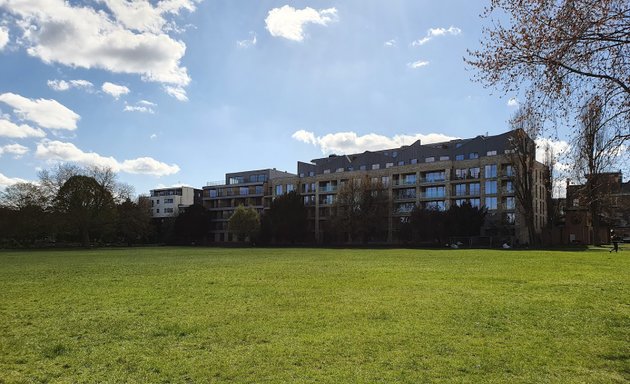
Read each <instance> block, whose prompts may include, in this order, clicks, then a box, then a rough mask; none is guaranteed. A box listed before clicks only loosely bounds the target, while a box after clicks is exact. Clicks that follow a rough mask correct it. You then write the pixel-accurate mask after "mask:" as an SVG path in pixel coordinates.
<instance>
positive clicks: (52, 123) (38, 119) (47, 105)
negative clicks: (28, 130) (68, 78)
mask: <svg viewBox="0 0 630 384" xmlns="http://www.w3.org/2000/svg"><path fill="white" fill-rule="evenodd" d="M0 102H3V103H5V104H7V105H9V106H11V107H12V108H13V112H14V113H15V114H16V115H18V116H19V117H20V118H21V119H24V120H28V121H32V122H34V123H35V124H37V125H39V126H40V127H42V128H50V129H67V130H71V131H73V130H75V129H77V121H78V120H79V119H80V118H81V117H80V116H79V115H77V114H76V113H74V112H73V111H72V110H70V109H68V108H66V107H65V106H64V105H62V104H60V103H59V102H57V101H56V100H52V99H28V98H26V97H23V96H20V95H16V94H14V93H3V94H1V95H0Z"/></svg>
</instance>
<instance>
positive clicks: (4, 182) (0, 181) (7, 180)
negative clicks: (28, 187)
mask: <svg viewBox="0 0 630 384" xmlns="http://www.w3.org/2000/svg"><path fill="white" fill-rule="evenodd" d="M26 182H27V181H26V180H24V179H19V178H17V177H15V178H11V177H7V176H5V175H3V174H2V173H0V187H8V186H10V185H13V184H17V183H26Z"/></svg>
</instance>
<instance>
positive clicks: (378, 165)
mask: <svg viewBox="0 0 630 384" xmlns="http://www.w3.org/2000/svg"><path fill="white" fill-rule="evenodd" d="M379 168H381V165H380V164H372V169H379Z"/></svg>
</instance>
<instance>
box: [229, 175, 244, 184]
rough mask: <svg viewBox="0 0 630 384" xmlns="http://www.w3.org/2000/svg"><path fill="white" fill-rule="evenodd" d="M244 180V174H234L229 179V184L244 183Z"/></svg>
mask: <svg viewBox="0 0 630 384" xmlns="http://www.w3.org/2000/svg"><path fill="white" fill-rule="evenodd" d="M244 181H245V180H244V179H243V176H233V177H230V179H229V180H228V184H230V185H231V184H242V183H243V182H244Z"/></svg>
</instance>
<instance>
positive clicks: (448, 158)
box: [440, 156, 451, 161]
mask: <svg viewBox="0 0 630 384" xmlns="http://www.w3.org/2000/svg"><path fill="white" fill-rule="evenodd" d="M450 159H451V158H450V157H448V156H440V161H446V160H450Z"/></svg>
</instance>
